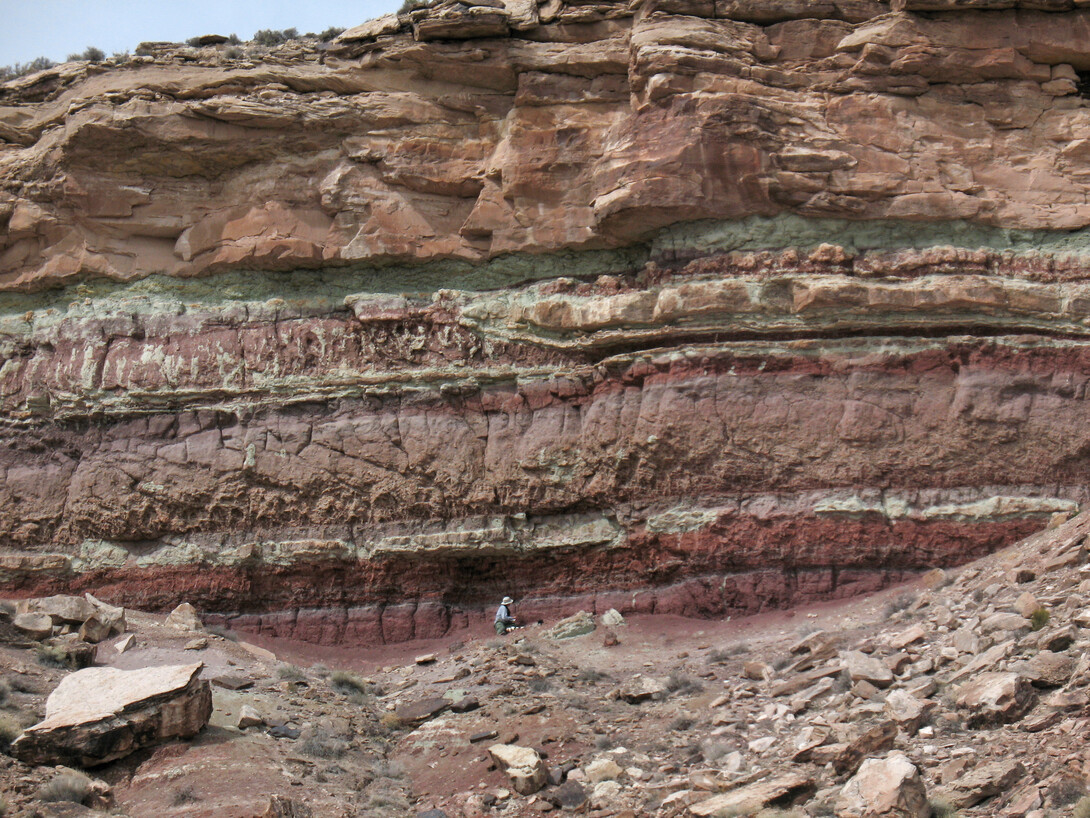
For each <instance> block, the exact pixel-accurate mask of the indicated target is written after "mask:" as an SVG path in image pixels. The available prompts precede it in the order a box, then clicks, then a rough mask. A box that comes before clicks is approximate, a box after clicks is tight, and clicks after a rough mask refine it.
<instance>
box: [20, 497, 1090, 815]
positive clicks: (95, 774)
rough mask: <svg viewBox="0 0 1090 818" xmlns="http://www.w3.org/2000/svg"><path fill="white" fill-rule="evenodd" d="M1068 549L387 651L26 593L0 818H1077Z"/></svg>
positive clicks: (1057, 534) (1089, 615) (1072, 582)
mask: <svg viewBox="0 0 1090 818" xmlns="http://www.w3.org/2000/svg"><path fill="white" fill-rule="evenodd" d="M1088 535H1090V513H1088V514H1083V515H1080V516H1078V517H1075V518H1073V519H1070V520H1066V521H1065V520H1063V518H1059V517H1057V518H1055V519H1054V520H1053V522H1052V524H1050V526H1049V527H1048V529H1047V530H1044V531H1042V532H1041V533H1039V534H1036V535H1034V536H1032V537H1030V538H1028V539H1026V540H1023V541H1022V542H1020V543H1018V544H1016V545H1014V546H1012V547H1010V548H1008V549H1006V550H1004V551H1001V552H999V553H996V554H994V555H992V556H990V557H986V558H984V559H981V560H979V561H977V562H975V563H973V564H971V565H968V566H966V567H963V568H961V569H958V570H955V571H942V570H935V571H932V572H931V573H929V574H926V575H924V576H922V577H921V578H920V579H919V580H918V581H917V582H915V583H914V584H912V585H908V586H901V587H899V588H895V589H892V590H890V591H887V592H884V593H882V594H880V595H876V596H871V597H867V598H857V599H855V600H851V601H847V602H835V603H827V604H824V605H822V606H818V607H814V608H809V609H800V610H796V611H789V612H786V613H784V612H779V613H771V614H763V615H759V616H756V617H750V618H747V619H742V620H735V621H729V620H726V621H714V622H708V621H697V620H688V619H683V618H681V617H663V616H659V617H651V616H644V617H631V618H629V619H627V620H625V619H624V618H622V617H621V616H620V615H618V614H616V613H615V612H610V613H607V614H605V615H604V616H602V617H593V616H591V615H590V614H588V613H584V614H579V615H576V616H573V617H569V618H567V619H564V620H561V621H559V622H557V621H552V622H544V623H543V624H540V625H531V626H529V627H527V628H524V629H521V630H517V631H514V632H512V633H510V634H508V635H507V636H506V637H504V638H497V637H496V636H495V635H494V634H488V635H485V633H484V632H483V628H481V629H477V630H469V631H464V632H462V633H460V634H455V635H454V636H452V637H449V638H447V639H444V640H432V641H428V642H416V643H405V644H402V645H397V646H386V647H382V648H356V647H352V646H340V647H336V648H329V647H318V646H314V645H306V644H301V643H291V642H286V641H276V642H273V641H270V640H264V641H262V640H260V639H259V638H258V637H249V636H247V635H245V634H236V633H233V632H230V631H225V630H223V629H221V628H217V627H210V628H206V627H205V626H203V625H202V624H201V621H200V617H199V612H197V611H195V610H193V609H192V607H191V606H188V605H181V606H179V608H178V609H177V610H175V611H174V612H173V613H172V614H171V615H170V616H169V617H165V618H164V617H162V616H157V615H151V614H145V613H139V612H136V611H131V610H129V611H123V610H121V609H118V608H113V607H111V606H109V605H106V604H105V603H103V602H100V601H99V600H97V599H95V598H94V597H88V598H86V599H84V598H81V597H63V596H62V597H51V598H42V599H34V600H21V601H19V602H18V603H11V604H9V605H7V606H6V607H5V609H4V610H5V612H4V615H3V621H2V623H0V624H2V627H0V633H2V636H3V645H2V647H0V662H2V669H3V681H2V682H0V698H2V699H3V704H2V709H0V716H2V718H0V727H2V735H0V738H2V741H3V746H4V748H5V754H4V755H2V756H0V787H2V790H3V799H4V808H5V813H4V814H5V815H9V816H80V815H101V814H109V815H116V816H122V815H124V816H131V818H150V816H192V817H193V818H198V817H199V816H216V818H235V817H237V818H244V817H245V818H249V817H250V816H269V817H270V818H271V817H272V816H281V817H287V816H294V818H300V817H301V816H311V817H312V818H325V816H330V817H331V818H333V817H337V818H339V817H340V816H428V818H440V816H443V815H445V816H448V818H457V817H458V816H465V817H466V818H480V817H481V816H492V815H495V816H533V815H539V814H546V813H555V814H558V815H563V814H579V815H591V816H642V815H648V816H660V818H672V817H673V816H695V817H696V818H703V817H705V816H743V815H745V816H750V815H752V816H761V817H762V818H773V816H781V818H786V817H787V816H826V815H836V816H845V818H864V817H865V816H884V815H888V816H897V817H898V818H909V817H911V818H916V817H917V816H918V818H927V816H931V815H934V816H954V815H960V816H1009V817H1010V818H1018V817H1021V816H1025V818H1047V816H1069V815H1074V816H1085V815H1088V814H1090V788H1088V783H1090V759H1088V757H1087V752H1086V748H1085V739H1084V736H1085V731H1086V729H1087V726H1088V718H1087V715H1086V710H1087V707H1088V704H1090V695H1088V686H1090V653H1088V652H1087V647H1088V646H1090V632H1088V630H1087V629H1088V628H1090V542H1088ZM516 613H517V606H516ZM81 620H82V621H81ZM478 630H479V631H481V632H478ZM247 639H254V640H255V641H262V645H263V646H262V645H258V644H252V643H250V642H247V641H246V640H247ZM270 648H271V649H270ZM318 659H321V660H323V661H316V660H318ZM209 699H210V704H211V706H208V700H209Z"/></svg>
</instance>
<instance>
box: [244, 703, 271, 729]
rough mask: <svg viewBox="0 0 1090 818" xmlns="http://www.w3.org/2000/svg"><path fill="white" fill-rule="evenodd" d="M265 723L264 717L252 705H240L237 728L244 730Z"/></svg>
mask: <svg viewBox="0 0 1090 818" xmlns="http://www.w3.org/2000/svg"><path fill="white" fill-rule="evenodd" d="M264 723H265V719H264V718H263V717H262V715H261V714H260V713H258V712H257V710H255V709H254V708H253V707H252V706H250V705H248V704H244V705H242V707H241V708H239V711H238V729H239V730H245V729H246V728H247V727H260V726H261V725H263V724H264Z"/></svg>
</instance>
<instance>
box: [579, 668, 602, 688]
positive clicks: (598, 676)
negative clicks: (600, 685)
mask: <svg viewBox="0 0 1090 818" xmlns="http://www.w3.org/2000/svg"><path fill="white" fill-rule="evenodd" d="M608 678H609V674H608V673H602V671H600V670H597V669H596V668H593V667H585V668H583V669H582V670H580V671H579V672H578V673H577V674H576V675H575V679H576V681H579V682H590V683H591V684H593V683H594V682H600V681H602V680H603V679H608Z"/></svg>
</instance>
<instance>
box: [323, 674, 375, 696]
mask: <svg viewBox="0 0 1090 818" xmlns="http://www.w3.org/2000/svg"><path fill="white" fill-rule="evenodd" d="M329 686H330V687H332V688H333V689H334V690H336V691H337V692H338V693H344V694H345V695H346V696H347V695H351V694H353V693H357V694H362V695H367V694H369V693H371V692H372V691H371V686H370V685H369V684H367V682H365V681H364V680H363V679H361V678H360V677H359V676H357V675H355V674H354V673H349V672H348V671H345V670H335V671H333V673H332V674H330V676H329Z"/></svg>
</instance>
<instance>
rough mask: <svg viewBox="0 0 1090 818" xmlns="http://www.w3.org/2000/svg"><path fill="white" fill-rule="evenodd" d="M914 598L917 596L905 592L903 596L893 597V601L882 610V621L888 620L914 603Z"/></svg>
mask: <svg viewBox="0 0 1090 818" xmlns="http://www.w3.org/2000/svg"><path fill="white" fill-rule="evenodd" d="M916 597H917V595H916V594H914V593H912V592H911V591H906V592H905V593H903V594H899V595H897V596H895V597H894V598H893V599H891V600H890V601H889V602H887V603H886V605H885V607H884V608H882V617H883V618H884V619H889V618H890V617H891V616H893V615H894V614H897V613H900V612H901V611H903V610H904V609H905V608H907V607H908V606H909V605H911V604H912V603H913V602H915V601H916Z"/></svg>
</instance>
